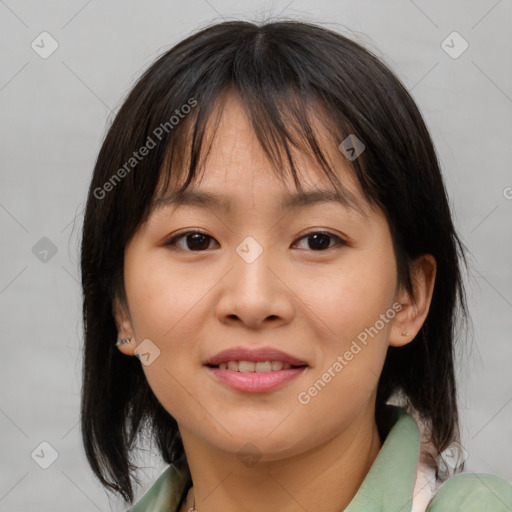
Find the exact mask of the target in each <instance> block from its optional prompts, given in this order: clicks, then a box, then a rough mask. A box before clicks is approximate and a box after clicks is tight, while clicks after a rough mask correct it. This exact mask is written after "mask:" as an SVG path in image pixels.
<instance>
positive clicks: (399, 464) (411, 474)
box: [128, 405, 420, 512]
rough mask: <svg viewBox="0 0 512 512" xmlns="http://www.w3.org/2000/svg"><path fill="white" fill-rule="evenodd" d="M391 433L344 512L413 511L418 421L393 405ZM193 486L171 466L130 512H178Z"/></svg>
mask: <svg viewBox="0 0 512 512" xmlns="http://www.w3.org/2000/svg"><path fill="white" fill-rule="evenodd" d="M387 408H388V411H389V427H390V428H389V433H388V435H387V436H386V438H385V440H384V443H383V444H382V447H381V449H380V451H379V454H378V455H377V458H376V459H375V461H374V462H373V464H372V467H371V468H370V470H369V471H368V473H367V475H366V477H365V479H364V480H363V483H362V484H361V486H360V487H359V489H358V491H357V493H356V495H355V496H354V498H353V499H352V501H351V502H350V504H349V505H348V507H347V508H346V509H345V511H344V512H363V511H364V512H366V511H369V510H371V511H372V512H411V506H412V494H413V489H414V483H415V480H416V469H417V466H418V458H419V450H420V434H419V430H418V426H417V424H416V421H415V420H414V419H413V418H412V416H410V415H409V414H408V413H406V412H405V410H404V409H401V408H399V407H396V406H394V405H388V406H387ZM190 485H191V476H190V472H189V470H188V466H187V465H186V464H183V463H182V464H176V465H175V464H171V465H170V466H169V467H168V468H167V469H166V470H165V471H164V472H163V473H162V474H161V475H160V476H159V478H158V479H157V480H156V481H155V483H154V484H153V485H152V486H151V488H150V489H149V490H148V491H147V492H146V494H145V495H144V496H143V497H142V498H141V499H140V500H139V501H138V502H137V503H136V504H135V505H134V506H133V507H132V508H131V509H130V510H129V511H128V512H155V511H158V512H178V505H179V503H180V501H181V497H182V494H183V493H184V492H186V491H187V490H188V489H189V488H190Z"/></svg>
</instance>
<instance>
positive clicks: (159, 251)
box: [113, 96, 436, 512]
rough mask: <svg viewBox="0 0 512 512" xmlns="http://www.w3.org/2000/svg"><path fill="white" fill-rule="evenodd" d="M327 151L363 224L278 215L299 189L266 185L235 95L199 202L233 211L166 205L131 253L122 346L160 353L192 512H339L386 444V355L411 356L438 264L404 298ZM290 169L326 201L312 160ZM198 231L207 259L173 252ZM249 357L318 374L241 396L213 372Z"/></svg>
mask: <svg viewBox="0 0 512 512" xmlns="http://www.w3.org/2000/svg"><path fill="white" fill-rule="evenodd" d="M325 140H327V139H325ZM326 150H327V151H328V152H329V155H330V156H331V158H332V159H333V160H335V161H336V163H337V169H338V171H339V173H340V176H342V179H343V183H344V184H346V186H347V187H348V188H349V189H350V190H351V192H352V193H353V194H354V195H355V196H356V197H357V198H358V200H359V203H360V204H361V205H362V206H363V207H364V208H365V211H366V216H363V215H361V214H360V213H358V212H356V211H354V210H350V209H348V208H347V207H346V206H344V205H342V204H340V203H334V202H324V203H319V204H315V205H309V206H306V207H304V208H300V207H296V208H294V209H293V210H290V209H288V210H286V211H283V210H281V209H280V207H281V203H282V197H283V195H285V194H289V193H293V192H295V191H296V189H295V186H294V184H293V181H292V179H291V178H290V179H289V180H287V179H284V178H279V177H277V176H276V175H275V174H274V173H273V172H272V170H271V164H270V162H269V161H268V160H267V159H266V157H265V154H264V153H263V150H262V148H261V147H260V145H259V143H258V141H257V139H256V136H255V134H254V133H253V131H252V128H251V127H250V124H249V122H248V120H247V118H246V116H245V113H244V112H243V110H242V108H241V106H240V105H239V104H238V103H237V100H236V99H235V98H234V97H232V96H228V98H227V100H226V103H225V106H224V111H223V116H222V119H221V124H220V126H219V128H218V132H217V134H216V138H215V140H214V144H213V147H212V150H211V153H210V155H209V157H208V160H207V161H206V164H205V172H204V175H203V177H202V179H201V180H200V182H199V183H198V184H195V185H194V188H196V189H198V190H203V191H208V192H212V193H219V194H224V195H227V196H229V198H230V199H231V201H232V206H231V208H232V209H231V211H229V212H221V211H218V212H217V211H214V210H211V209H209V208H205V207H197V206H180V207H177V206H176V205H169V206H166V207H164V208H162V209H160V210H157V211H155V212H154V213H153V214H152V216H150V218H149V219H148V222H147V223H146V224H144V225H142V226H141V227H140V229H139V230H138V231H137V232H136V233H135V235H134V236H133V238H132V239H131V240H130V242H129V244H128V246H127V247H126V252H125V262H124V276H125V290H126V295H127V304H123V303H122V302H121V301H119V300H115V301H114V304H113V314H114V317H115V320H116V324H117V327H118V332H119V336H120V337H123V338H125V337H132V338H133V339H132V341H131V342H130V343H127V344H125V345H121V346H120V347H119V350H121V351H122V352H123V353H124V354H126V355H128V356H133V355H134V353H135V349H136V347H137V345H138V344H139V343H140V342H141V341H142V340H145V339H150V340H151V342H152V343H153V344H154V346H156V347H158V349H159V350H160V354H159V356H158V357H157V358H156V359H154V361H153V362H152V363H151V364H150V365H147V366H146V365H142V368H143V370H144V372H145V375H146V377H147V380H148V382H149V385H150V386H151V388H152V390H153V392H154V393H155V395H156V397H157V398H158V400H159V401H160V402H161V403H162V405H163V406H164V408H165V409H166V410H167V411H168V412H169V413H170V414H171V415H172V416H173V417H174V418H175V419H176V421H177V423H178V426H179V430H180V433H181V437H182V440H183V444H184V448H185V452H186V455H187V460H188V463H189V467H190V470H191V475H192V479H193V483H194V487H193V489H191V492H189V493H188V496H187V500H186V502H185V504H184V506H183V507H182V509H181V510H182V511H186V510H188V508H189V507H191V506H192V503H193V496H194V494H195V499H196V509H197V510H198V511H199V512H205V511H207V512H221V511H222V512H231V511H232V512H234V511H235V510H236V511H239V510H244V511H247V512H252V511H255V512H256V511H258V512H260V511H261V510H270V511H273V510H280V511H281V512H298V511H300V512H303V511H304V510H323V511H324V512H335V511H339V510H341V509H343V508H345V507H346V506H347V505H348V504H349V503H350V501H351V499H352V498H353V496H354V495H355V493H356V492H357V489H358V488H359V486H360V485H361V483H362V481H363V480H364V477H365V476H366V474H367V472H368V470H369V469H370V467H371V465H372V463H373V461H374V460H375V458H376V456H377V454H378V453H379V450H380V448H381V446H382V442H383V440H382V439H380V437H379V432H378V429H377V424H376V421H375V396H376V389H377V384H378V378H379V376H380V373H381V370H382V367H383V364H384V360H385V356H386V351H387V348H388V346H394V347H398V346H402V345H405V344H407V343H409V342H411V341H412V340H413V339H414V336H415V335H416V334H417V332H418V331H419V329H420V328H421V326H422V324H423V322H424V321H425V318H426V316H427V314H428V309H429V306H430V301H431V297H432V291H433V286H434V281H435V273H436V263H435V260H434V258H433V257H432V256H431V255H423V256H421V257H419V258H417V259H416V260H415V261H414V264H413V267H412V278H413V283H414V296H410V295H409V294H407V293H406V292H405V291H404V290H402V289H401V288H399V286H398V283H397V268H396V262H395V254H394V251H393V246H392V240H391V234H390V230H389V226H388V223H387V221H386V218H385V217H384V215H383V214H382V212H376V211H372V210H371V209H370V207H369V204H368V203H367V202H366V200H365V198H364V196H363V195H362V193H361V191H360V189H359V187H358V185H357V183H356V182H355V180H354V179H353V178H351V176H350V175H349V172H348V170H347V167H346V166H347V161H346V160H344V157H343V155H342V154H341V153H340V152H339V150H338V149H337V148H336V147H328V144H327V142H326ZM294 158H295V159H296V162H297V163H298V165H299V166H300V169H301V178H302V179H301V181H302V183H303V188H304V189H306V190H310V189H313V188H315V187H319V188H327V187H330V188H332V185H330V182H329V181H328V180H327V178H326V177H325V176H324V175H323V173H322V172H321V171H320V170H319V168H318V167H317V165H316V164H315V163H314V161H313V160H312V159H310V158H308V157H307V156H305V155H304V154H302V153H298V152H297V153H294ZM194 229H199V230H202V231H204V232H206V233H207V234H208V235H209V236H210V237H212V238H211V239H210V238H206V239H205V240H204V242H203V243H204V245H203V246H204V247H205V248H206V247H207V249H206V250H203V251H199V250H195V251H194V245H193V239H192V240H191V238H190V237H189V238H188V241H189V244H190V245H187V238H186V237H183V238H182V239H181V240H180V241H178V242H177V246H175V247H172V246H166V245H165V242H166V241H168V240H169V239H170V238H171V235H172V234H173V233H175V234H178V232H179V233H184V232H186V231H188V230H194ZM311 231H328V232H330V233H332V234H333V235H334V236H333V238H331V239H327V241H326V245H328V246H329V248H324V249H322V250H313V249H311V248H310V244H312V246H313V248H315V247H317V246H318V244H317V246H315V245H314V240H311V238H308V237H306V238H304V235H305V234H306V233H308V234H309V232H311ZM246 236H252V237H253V238H254V239H256V240H257V242H258V243H259V244H260V245H261V247H262V248H263V252H262V254H261V255H260V256H259V257H258V258H257V259H256V260H255V261H253V262H252V263H250V264H249V263H247V262H246V261H245V260H244V259H242V258H241V257H240V256H239V255H238V254H237V252H236V248H237V247H238V246H239V244H240V243H241V242H242V240H244V238H245V237H246ZM336 236H339V237H340V238H341V239H342V240H346V241H347V242H349V244H348V245H344V244H340V242H339V241H338V240H337V239H336ZM208 241H209V242H208ZM308 241H309V243H308ZM190 247H192V249H191V248H190ZM413 299H414V300H413ZM397 302H398V303H400V304H402V305H403V307H402V310H401V311H400V312H399V313H397V314H396V316H394V318H393V319H392V320H390V321H389V322H388V323H386V324H385V327H384V328H382V329H381V330H380V331H379V333H378V334H377V335H376V336H374V337H373V338H369V342H368V344H367V345H366V346H364V347H363V349H362V350H361V351H360V352H359V353H358V354H357V355H356V356H354V358H353V359H352V360H351V361H350V362H348V364H347V365H346V366H345V367H344V368H343V370H342V371H341V372H339V373H337V374H336V377H335V378H333V379H332V380H331V381H330V382H329V383H328V384H327V385H326V386H325V388H324V389H322V391H321V392H319V393H318V394H317V395H316V396H315V397H314V398H312V399H311V401H310V402H309V403H308V404H305V405H304V404H301V403H299V401H298V400H297V396H298V394H299V393H300V392H301V391H307V390H308V388H309V387H310V386H311V385H312V384H313V383H314V382H315V381H316V380H317V379H319V378H320V377H321V376H322V374H323V373H324V372H325V371H326V370H327V368H329V367H331V366H332V365H333V363H334V362H335V361H336V359H337V357H338V356H339V355H343V354H344V353H345V352H346V351H347V350H348V349H349V348H350V345H351V343H352V341H353V340H355V339H356V338H357V335H358V334H359V333H361V332H362V331H364V329H365V328H368V327H370V326H373V325H374V324H375V322H376V321H377V320H378V319H379V315H381V314H384V313H385V312H386V311H388V310H390V309H392V305H393V304H394V303H397ZM403 331H407V333H408V335H405V336H404V335H403V334H402V333H403ZM239 345H242V346H247V347H251V348H252V347H263V346H272V347H276V348H279V349H281V350H283V351H285V352H288V353H290V354H292V355H294V356H297V357H298V358H300V359H302V360H304V361H306V362H307V364H308V365H309V367H308V368H307V370H306V371H305V372H304V373H302V374H301V375H300V376H299V377H298V378H296V379H294V380H292V381H291V382H289V383H288V384H286V385H285V386H283V387H281V388H280V389H278V390H276V391H273V392H268V393H259V394H247V393H243V392H240V391H236V390H233V389H231V388H228V387H225V386H223V385H222V384H219V383H218V382H217V381H216V380H215V379H214V378H213V377H212V376H211V374H210V373H211V372H210V371H209V370H208V369H207V368H206V367H205V366H204V365H203V364H204V362H205V361H206V360H207V359H208V358H209V357H211V356H213V355H214V354H216V353H218V352H220V351H221V350H223V349H225V348H230V347H234V346H239ZM247 442H251V443H252V444H253V445H255V446H256V447H257V450H258V452H259V454H260V456H261V458H260V459H259V460H258V462H257V463H256V464H255V465H251V466H248V465H245V464H244V463H243V462H242V461H241V460H240V459H239V458H238V456H237V453H238V452H239V450H240V449H241V448H242V447H243V446H244V445H246V443H247Z"/></svg>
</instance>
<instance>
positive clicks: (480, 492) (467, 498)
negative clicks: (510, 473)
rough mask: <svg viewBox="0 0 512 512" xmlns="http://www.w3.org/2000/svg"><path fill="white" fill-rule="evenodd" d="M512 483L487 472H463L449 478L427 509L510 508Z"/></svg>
mask: <svg viewBox="0 0 512 512" xmlns="http://www.w3.org/2000/svg"><path fill="white" fill-rule="evenodd" d="M511 510H512V484H510V483H509V482H507V481H506V480H504V479H503V478H500V477H498V476H495V475H489V474H486V473H459V474H457V475H455V476H452V477H451V478H449V479H448V480H446V481H445V482H444V483H443V484H442V485H441V487H440V488H439V490H438V491H437V492H436V494H435V495H434V497H433V498H432V500H431V501H430V503H429V505H428V507H427V510H426V512H447V511H450V512H451V511H453V512H457V511H461V512H462V511H464V512H491V511H492V512H510V511H511Z"/></svg>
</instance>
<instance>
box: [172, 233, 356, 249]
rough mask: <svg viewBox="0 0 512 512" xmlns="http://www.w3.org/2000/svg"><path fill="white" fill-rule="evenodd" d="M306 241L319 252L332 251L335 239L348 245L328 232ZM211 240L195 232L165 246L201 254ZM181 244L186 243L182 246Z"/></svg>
mask: <svg viewBox="0 0 512 512" xmlns="http://www.w3.org/2000/svg"><path fill="white" fill-rule="evenodd" d="M304 239H309V244H308V246H309V247H306V249H309V250H312V251H317V252H318V251H324V250H326V249H331V248H332V246H331V245H330V242H331V241H332V240H333V239H334V240H337V241H338V244H337V245H347V244H346V242H345V241H344V240H343V239H341V238H340V237H339V236H337V235H334V234H333V233H329V232H326V231H311V232H310V233H307V234H306V235H304V236H302V237H301V238H299V240H304ZM211 240H214V238H212V237H211V236H210V235H208V234H206V233H204V232H203V231H199V230H195V231H186V232H184V233H180V234H178V235H176V236H174V237H172V238H171V239H170V240H169V241H168V242H166V243H165V245H166V246H175V247H178V248H179V249H181V250H183V251H188V252H200V251H204V250H207V249H209V248H210V247H209V245H210V241H211ZM181 242H184V243H182V244H181V245H180V243H181Z"/></svg>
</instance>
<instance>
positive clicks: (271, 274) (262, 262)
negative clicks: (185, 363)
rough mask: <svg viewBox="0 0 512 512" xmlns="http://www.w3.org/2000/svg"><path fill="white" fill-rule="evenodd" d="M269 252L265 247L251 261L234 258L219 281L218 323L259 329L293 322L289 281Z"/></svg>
mask: <svg viewBox="0 0 512 512" xmlns="http://www.w3.org/2000/svg"><path fill="white" fill-rule="evenodd" d="M271 252H272V251H271V250H270V249H269V248H268V247H267V248H265V249H264V250H263V252H262V253H261V254H260V255H259V256H258V257H257V258H256V259H254V260H253V261H251V259H244V257H242V256H240V255H239V254H238V253H236V254H235V255H234V257H233V260H232V265H233V268H232V270H231V271H230V272H229V273H228V274H227V276H226V278H225V279H223V280H222V284H221V289H220V294H221V295H220V298H219V301H218V303H217V316H218V318H219V320H220V321H221V322H223V323H225V324H236V323H240V324H243V325H244V326H246V327H249V328H252V329H260V328H262V327H265V326H268V327H270V326H272V327H278V326H281V325H285V324H286V323H289V322H290V321H291V320H292V319H293V317H294V315H295V307H294V303H293V297H294V293H293V291H292V289H291V283H290V282H287V281H288V280H290V278H289V276H288V277H287V274H286V272H283V269H282V262H281V264H279V262H277V261H276V258H272V255H271ZM240 254H242V255H243V253H240Z"/></svg>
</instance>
